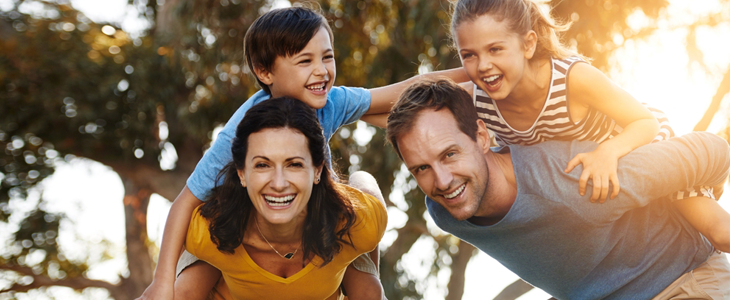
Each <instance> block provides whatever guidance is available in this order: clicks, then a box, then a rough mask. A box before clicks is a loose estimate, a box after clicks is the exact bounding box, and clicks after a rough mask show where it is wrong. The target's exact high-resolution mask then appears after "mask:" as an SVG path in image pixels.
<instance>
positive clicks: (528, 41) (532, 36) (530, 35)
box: [522, 30, 537, 60]
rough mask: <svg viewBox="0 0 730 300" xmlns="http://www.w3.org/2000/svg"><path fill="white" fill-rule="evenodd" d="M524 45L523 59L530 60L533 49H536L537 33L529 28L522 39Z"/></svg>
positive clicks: (533, 53) (533, 52)
mask: <svg viewBox="0 0 730 300" xmlns="http://www.w3.org/2000/svg"><path fill="white" fill-rule="evenodd" d="M522 40H523V41H524V45H525V59H527V60H530V59H532V57H533V56H535V49H537V33H535V31H533V30H530V31H528V32H527V34H525V36H524V38H523V39H522Z"/></svg>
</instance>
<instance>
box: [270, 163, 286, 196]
mask: <svg viewBox="0 0 730 300" xmlns="http://www.w3.org/2000/svg"><path fill="white" fill-rule="evenodd" d="M273 175H274V176H273V178H271V182H270V183H269V186H271V188H272V189H273V190H274V191H277V192H278V191H284V190H286V188H287V187H289V180H288V179H287V178H286V174H285V173H284V170H283V169H280V168H277V169H276V171H275V172H274V174H273Z"/></svg>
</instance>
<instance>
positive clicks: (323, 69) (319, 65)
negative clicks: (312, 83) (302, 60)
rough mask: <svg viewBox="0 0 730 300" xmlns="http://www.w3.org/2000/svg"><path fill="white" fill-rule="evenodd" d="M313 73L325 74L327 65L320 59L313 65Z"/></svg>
mask: <svg viewBox="0 0 730 300" xmlns="http://www.w3.org/2000/svg"><path fill="white" fill-rule="evenodd" d="M313 73H314V75H317V76H326V75H327V73H328V71H327V66H326V65H325V64H324V62H321V61H320V62H319V63H317V65H316V66H315V67H314V72H313Z"/></svg>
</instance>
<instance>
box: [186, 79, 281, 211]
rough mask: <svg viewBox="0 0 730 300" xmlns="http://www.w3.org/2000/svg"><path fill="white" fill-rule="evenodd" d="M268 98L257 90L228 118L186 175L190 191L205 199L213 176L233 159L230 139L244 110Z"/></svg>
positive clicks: (211, 184)
mask: <svg viewBox="0 0 730 300" xmlns="http://www.w3.org/2000/svg"><path fill="white" fill-rule="evenodd" d="M268 98H269V95H268V94H266V93H265V92H263V91H258V92H256V94H254V95H253V96H251V98H249V99H248V100H247V101H246V102H245V103H243V105H241V106H240V107H239V108H238V110H236V112H235V113H234V114H233V116H231V118H230V119H228V122H227V123H226V125H225V127H223V130H221V132H220V133H218V137H217V138H216V140H215V142H213V145H212V146H211V147H210V149H208V151H207V152H205V154H204V155H203V158H202V159H200V161H199V162H198V164H197V165H196V166H195V170H194V171H193V174H191V175H190V177H188V181H187V186H188V189H190V192H192V193H193V195H194V196H195V197H196V198H198V200H201V201H205V200H206V198H207V197H208V194H209V193H210V191H211V190H212V189H213V187H215V178H216V176H217V175H218V172H220V171H221V170H222V169H223V167H225V166H226V164H228V163H229V162H231V161H232V160H233V157H232V155H231V141H232V140H233V137H235V136H236V127H238V123H240V122H241V120H242V119H243V117H244V116H245V115H246V112H247V111H248V110H249V109H250V108H251V107H253V106H254V105H256V104H258V103H260V102H261V101H264V100H266V99H268Z"/></svg>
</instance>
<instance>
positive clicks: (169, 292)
mask: <svg viewBox="0 0 730 300" xmlns="http://www.w3.org/2000/svg"><path fill="white" fill-rule="evenodd" d="M174 295H175V292H174V287H173V286H167V287H166V286H164V284H161V283H156V282H155V281H154V280H152V283H150V285H149V286H148V287H147V289H145V290H144V293H142V295H141V296H139V297H138V298H137V299H134V300H173V299H174V298H175V296H174Z"/></svg>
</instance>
